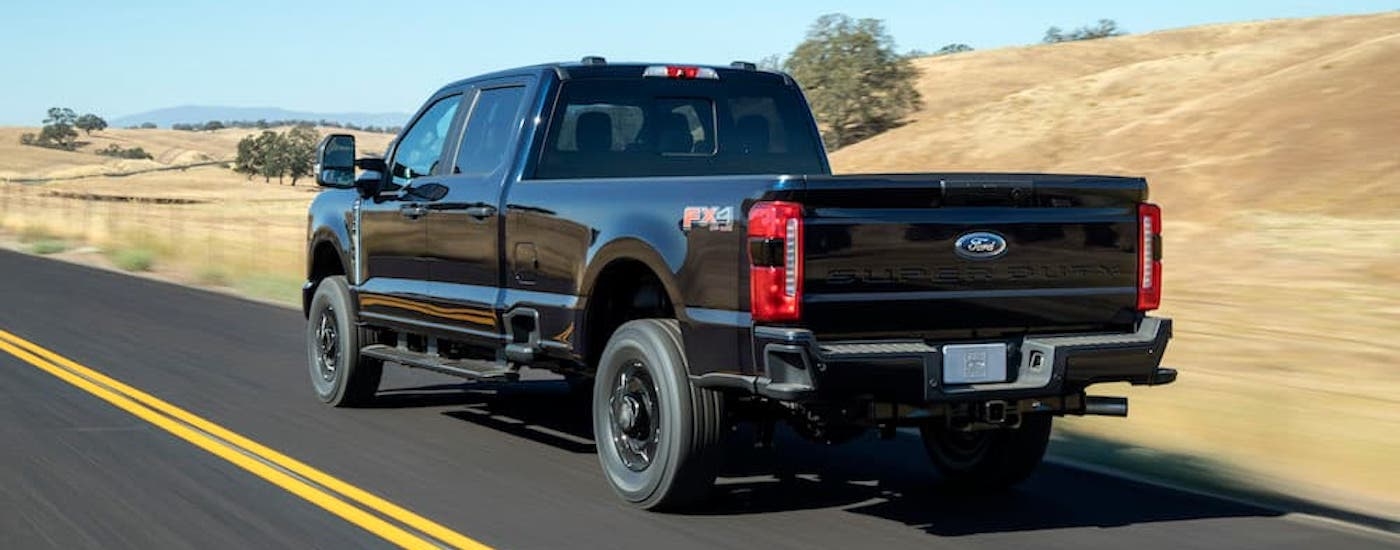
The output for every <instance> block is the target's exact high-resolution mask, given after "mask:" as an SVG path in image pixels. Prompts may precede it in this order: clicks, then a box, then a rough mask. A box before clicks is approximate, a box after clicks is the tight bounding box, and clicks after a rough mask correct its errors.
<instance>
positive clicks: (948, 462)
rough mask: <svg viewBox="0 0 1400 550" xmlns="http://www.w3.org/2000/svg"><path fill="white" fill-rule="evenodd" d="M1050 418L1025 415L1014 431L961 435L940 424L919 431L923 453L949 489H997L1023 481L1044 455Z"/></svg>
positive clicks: (959, 432) (1047, 441) (1009, 429)
mask: <svg viewBox="0 0 1400 550" xmlns="http://www.w3.org/2000/svg"><path fill="white" fill-rule="evenodd" d="M1053 419H1054V417H1053V416H1051V415H1048V414H1028V415H1025V416H1024V417H1022V419H1021V426H1020V427H1018V428H1014V429H1011V428H1008V429H997V430H985V431H976V432H965V431H961V430H956V429H953V428H950V427H948V426H947V425H946V424H943V423H933V424H927V425H925V426H923V427H922V428H920V430H919V431H920V433H921V434H922V435H923V440H924V450H926V451H928V456H929V458H930V459H931V460H932V461H933V465H934V466H935V467H937V468H938V471H939V473H941V474H943V478H944V479H945V480H946V483H947V484H948V485H950V486H953V487H957V488H961V489H970V490H998V489H1004V488H1007V487H1010V486H1012V485H1015V484H1017V483H1020V482H1021V481H1023V480H1025V479H1026V478H1027V477H1029V476H1030V475H1031V472H1033V471H1035V468H1036V466H1038V465H1040V461H1041V459H1042V458H1044V456H1045V447H1046V445H1047V444H1049V442H1050V427H1051V421H1052V420H1053Z"/></svg>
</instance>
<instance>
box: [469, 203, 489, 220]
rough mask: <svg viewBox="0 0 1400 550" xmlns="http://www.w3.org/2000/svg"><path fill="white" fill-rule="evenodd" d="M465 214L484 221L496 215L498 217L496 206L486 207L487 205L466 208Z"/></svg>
mask: <svg viewBox="0 0 1400 550" xmlns="http://www.w3.org/2000/svg"><path fill="white" fill-rule="evenodd" d="M465 212H466V213H467V215H468V216H471V217H473V218H476V219H478V220H484V219H486V218H489V217H491V216H495V215H496V207H494V206H485V205H481V206H469V207H467V208H466V210H465Z"/></svg>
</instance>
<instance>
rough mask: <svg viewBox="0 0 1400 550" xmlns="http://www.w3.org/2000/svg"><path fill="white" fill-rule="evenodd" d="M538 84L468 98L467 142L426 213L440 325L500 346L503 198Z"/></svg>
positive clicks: (510, 84)
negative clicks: (531, 91) (527, 106)
mask: <svg viewBox="0 0 1400 550" xmlns="http://www.w3.org/2000/svg"><path fill="white" fill-rule="evenodd" d="M530 84H531V83H530V82H529V81H522V80H507V81H499V82H495V83H491V84H487V85H483V86H481V87H479V88H477V89H476V90H475V92H474V93H469V94H468V98H469V99H468V103H469V104H470V106H471V108H470V111H468V114H467V117H466V122H465V123H464V125H463V130H462V139H461V140H460V142H459V143H458V144H457V147H456V149H455V150H453V151H450V152H449V153H450V155H449V156H448V161H447V166H446V174H445V176H444V178H443V179H442V184H443V185H445V186H447V193H446V194H445V195H444V196H443V197H442V199H440V200H437V201H434V202H430V203H428V204H427V205H426V206H427V208H428V215H427V217H426V219H427V221H428V223H427V230H428V241H427V243H428V255H427V257H428V260H427V264H428V281H429V282H428V292H427V296H428V297H429V299H430V300H431V301H432V302H433V303H432V306H433V307H432V308H431V310H432V311H434V312H437V315H438V316H439V317H440V319H437V320H436V322H438V323H443V324H451V325H453V326H456V327H462V328H467V329H469V331H470V332H476V333H481V336H482V337H483V339H484V340H485V341H488V342H490V343H496V342H498V339H497V338H496V336H497V335H499V334H502V333H503V330H502V329H501V326H500V313H501V312H500V311H498V308H499V306H498V304H499V302H500V300H499V294H500V291H501V287H502V286H503V281H502V279H501V261H502V253H501V250H500V242H501V241H500V232H501V215H502V211H501V209H502V208H503V206H502V199H503V197H502V192H503V189H504V187H505V182H506V177H507V174H510V173H511V172H512V171H511V168H512V165H513V164H514V163H513V162H512V160H514V159H515V158H516V157H517V155H516V154H515V153H516V152H517V151H518V148H517V143H518V142H519V140H520V134H521V128H522V126H523V124H524V107H525V103H526V98H527V97H530V95H529V93H528V88H529V85H530Z"/></svg>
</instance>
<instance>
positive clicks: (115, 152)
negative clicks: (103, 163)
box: [93, 143, 155, 159]
mask: <svg viewBox="0 0 1400 550" xmlns="http://www.w3.org/2000/svg"><path fill="white" fill-rule="evenodd" d="M93 152H94V153H97V154H99V155H102V156H104V157H116V158H122V159H153V158H155V157H154V156H152V155H151V154H150V153H147V152H146V150H145V149H142V148H140V147H132V148H130V149H127V148H123V147H121V146H119V145H117V144H115V143H113V144H111V145H108V146H107V148H106V149H98V150H96V151H93Z"/></svg>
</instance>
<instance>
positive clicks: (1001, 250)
mask: <svg viewBox="0 0 1400 550" xmlns="http://www.w3.org/2000/svg"><path fill="white" fill-rule="evenodd" d="M953 250H955V251H957V253H958V255H959V256H962V257H964V258H967V259H969V260H990V259H992V258H998V257H1000V256H1001V255H1002V254H1005V253H1006V238H1004V237H1002V236H1001V235H998V234H996V233H992V232H990V231H977V232H975V233H966V234H964V235H963V236H961V237H958V240H957V241H955V242H953Z"/></svg>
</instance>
